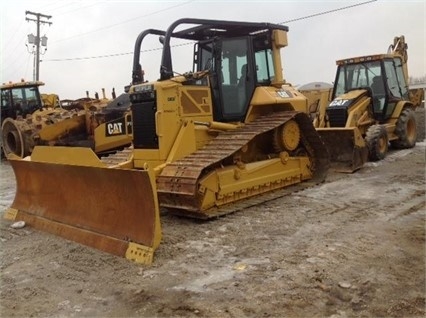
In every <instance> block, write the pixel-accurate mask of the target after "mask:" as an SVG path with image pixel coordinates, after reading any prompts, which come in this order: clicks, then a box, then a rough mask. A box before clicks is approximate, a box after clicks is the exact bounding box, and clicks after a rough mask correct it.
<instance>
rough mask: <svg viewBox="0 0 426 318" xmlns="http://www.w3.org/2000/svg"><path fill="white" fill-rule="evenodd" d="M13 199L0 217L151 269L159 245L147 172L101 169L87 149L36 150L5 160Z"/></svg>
mask: <svg viewBox="0 0 426 318" xmlns="http://www.w3.org/2000/svg"><path fill="white" fill-rule="evenodd" d="M9 159H10V162H11V165H12V167H13V171H14V173H15V177H16V195H15V199H14V201H13V203H12V205H11V207H10V208H9V209H8V210H7V211H6V215H5V217H6V218H8V219H11V220H16V221H18V220H22V221H25V222H26V223H27V224H28V225H30V226H33V227H34V228H36V229H40V230H43V231H46V232H50V233H52V234H55V235H59V236H62V237H64V238H66V239H69V240H72V241H75V242H78V243H81V244H84V245H88V246H91V247H94V248H97V249H99V250H102V251H105V252H108V253H111V254H115V255H118V256H123V257H126V258H128V259H130V260H133V261H135V262H138V263H144V264H150V263H151V262H152V259H153V254H154V251H155V249H156V248H157V247H158V245H159V243H160V240H161V228H160V219H159V208H158V201H157V194H156V186H155V177H154V174H153V172H151V171H140V170H126V169H115V168H106V167H105V165H104V164H103V163H102V162H100V160H99V159H98V158H97V156H96V155H95V154H94V153H93V151H92V150H91V149H87V148H77V147H42V146H38V147H35V149H34V152H33V153H32V156H31V160H27V159H18V158H9Z"/></svg>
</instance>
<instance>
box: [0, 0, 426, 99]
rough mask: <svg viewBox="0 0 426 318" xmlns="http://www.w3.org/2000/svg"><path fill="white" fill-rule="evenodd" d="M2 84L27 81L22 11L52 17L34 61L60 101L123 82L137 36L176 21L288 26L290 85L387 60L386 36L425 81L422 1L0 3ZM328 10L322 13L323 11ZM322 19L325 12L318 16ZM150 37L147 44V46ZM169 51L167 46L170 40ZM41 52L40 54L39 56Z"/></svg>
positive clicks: (149, 73) (179, 50) (188, 50)
mask: <svg viewBox="0 0 426 318" xmlns="http://www.w3.org/2000/svg"><path fill="white" fill-rule="evenodd" d="M0 9H1V10H0V24H1V29H0V35H1V37H0V40H1V46H0V48H1V59H0V63H1V64H0V80H1V82H2V83H4V82H7V81H18V80H20V79H21V78H24V79H26V80H32V79H33V61H34V55H33V54H31V53H29V52H28V51H29V50H31V49H32V46H31V45H28V48H27V47H26V44H27V43H28V42H27V35H28V34H31V33H32V34H36V23H35V22H31V21H29V22H27V21H26V20H25V18H26V17H28V18H33V19H34V18H35V17H34V16H31V15H27V16H26V15H25V12H26V11H31V12H35V13H42V14H45V15H51V16H52V18H51V19H49V20H47V19H46V18H44V19H43V20H46V21H50V22H52V25H50V26H48V25H42V27H41V35H42V36H44V35H46V36H47V38H48V41H47V51H46V52H44V54H43V55H42V56H41V59H42V62H41V63H40V80H41V81H43V82H45V83H46V85H45V86H44V87H42V89H41V90H42V92H43V93H56V94H58V95H59V96H60V98H61V99H68V98H70V99H76V98H80V97H84V96H85V92H86V91H89V92H90V95H91V96H94V93H95V92H100V91H101V88H105V89H106V91H107V95H109V96H108V97H110V92H111V90H112V88H113V87H114V88H115V90H116V92H117V94H119V93H122V92H123V90H124V86H125V85H128V84H129V83H130V81H131V72H132V58H133V49H134V43H135V40H136V37H137V35H138V34H139V33H140V32H142V31H143V30H145V29H149V28H157V29H163V30H165V29H167V27H168V26H169V25H170V24H171V23H172V22H174V21H175V20H177V19H180V18H206V19H220V20H234V21H250V22H271V23H279V24H285V25H287V26H288V27H289V29H290V31H289V34H288V40H289V46H288V47H286V48H284V49H283V50H282V56H283V60H284V63H283V66H284V76H285V78H286V80H287V82H290V83H292V84H293V85H302V84H306V83H309V82H313V81H323V82H329V83H331V82H332V81H333V80H334V74H335V69H336V64H335V61H336V60H338V59H342V58H346V57H353V56H360V55H367V54H377V53H386V51H387V49H388V47H389V45H390V44H391V43H392V42H393V38H394V37H395V36H399V35H405V38H406V42H407V43H408V55H409V58H408V69H409V73H410V76H413V77H422V76H425V75H426V25H425V23H426V22H425V21H426V0H408V1H389V0H377V1H374V0H372V1H369V0H360V1H336V0H335V1H331V0H329V1H304V0H299V1H296V0H294V1H290V0H275V1H267V0H264V1H250V0H246V1H229V0H226V1H225V0H222V1H202V0H175V1H161V0H156V1H147V0H128V1H118V0H84V1H64V0H61V1H59V0H45V1H44V0H31V1H30V0H2V1H0ZM327 12H329V13H327ZM321 13H324V14H321ZM147 40H148V39H147ZM172 44H173V43H172ZM160 48H161V44H160V43H159V42H158V39H155V38H154V37H153V38H152V39H151V38H150V39H149V41H146V43H145V42H144V44H143V47H142V51H145V50H148V51H147V52H142V54H141V58H142V67H143V69H144V70H145V73H146V78H147V79H148V80H156V79H157V78H159V69H160V55H161V51H160V50H159V49H160ZM43 51H44V50H43ZM172 54H174V56H175V57H179V60H178V61H176V59H174V60H173V63H174V64H173V67H174V71H176V72H179V73H184V72H186V71H190V70H191V69H192V64H191V63H192V45H184V46H179V47H174V48H172Z"/></svg>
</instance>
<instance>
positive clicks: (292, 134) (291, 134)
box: [279, 120, 300, 151]
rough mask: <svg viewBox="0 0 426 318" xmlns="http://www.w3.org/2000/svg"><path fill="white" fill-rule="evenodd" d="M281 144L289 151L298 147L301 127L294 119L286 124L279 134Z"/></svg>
mask: <svg viewBox="0 0 426 318" xmlns="http://www.w3.org/2000/svg"><path fill="white" fill-rule="evenodd" d="M279 139H280V144H281V145H282V146H283V148H284V149H285V150H287V151H293V150H295V149H296V148H297V146H298V145H299V141H300V128H299V125H298V124H297V123H296V121H294V120H290V121H288V122H286V123H285V124H284V126H283V127H282V129H281V133H280V136H279Z"/></svg>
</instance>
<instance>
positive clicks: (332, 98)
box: [302, 36, 423, 172]
mask: <svg viewBox="0 0 426 318" xmlns="http://www.w3.org/2000/svg"><path fill="white" fill-rule="evenodd" d="M407 59H408V55H407V44H406V42H405V38H404V36H399V37H395V38H394V41H393V44H392V45H390V46H389V49H388V52H387V53H386V54H376V55H367V56H361V57H353V58H347V59H343V60H338V61H337V62H336V63H337V66H338V67H337V73H336V78H335V82H334V87H333V89H332V92H331V95H330V94H329V92H328V91H327V90H322V91H317V92H314V91H308V92H303V91H302V93H304V94H306V95H307V96H308V97H309V98H310V100H311V101H313V100H315V98H314V96H315V95H316V96H317V97H318V98H317V100H316V103H312V105H311V106H312V107H311V109H310V111H311V113H312V114H313V117H314V120H313V122H314V126H315V127H316V128H317V131H318V132H319V133H320V136H321V138H322V139H323V141H324V143H325V145H326V147H327V149H328V151H329V154H330V160H331V162H333V163H334V164H333V167H334V168H335V169H336V170H338V171H342V172H353V171H356V170H358V169H359V168H361V167H362V166H363V164H364V163H365V162H366V161H368V160H371V161H377V160H381V159H383V158H384V157H385V156H386V153H387V151H388V144H390V145H391V146H392V147H394V148H397V149H399V148H411V147H414V146H415V143H416V138H417V132H416V119H415V113H414V110H415V108H416V107H417V106H419V105H420V103H421V101H422V99H423V96H422V94H423V90H421V89H418V90H409V88H408V69H407Z"/></svg>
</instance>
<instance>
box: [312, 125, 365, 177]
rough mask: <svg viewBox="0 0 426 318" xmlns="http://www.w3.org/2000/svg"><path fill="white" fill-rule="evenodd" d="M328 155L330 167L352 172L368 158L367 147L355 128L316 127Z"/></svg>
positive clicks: (339, 170)
mask: <svg viewBox="0 0 426 318" xmlns="http://www.w3.org/2000/svg"><path fill="white" fill-rule="evenodd" d="M317 132H318V133H319V135H320V137H321V139H322V141H323V142H324V144H325V146H326V148H327V150H328V153H329V155H330V161H331V168H332V169H333V170H335V171H338V172H347V173H352V172H354V171H356V170H358V169H360V168H361V167H362V166H363V165H364V163H365V162H366V161H367V159H368V149H367V146H366V144H365V141H364V139H363V138H362V135H361V133H360V132H359V130H358V129H357V128H317Z"/></svg>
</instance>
